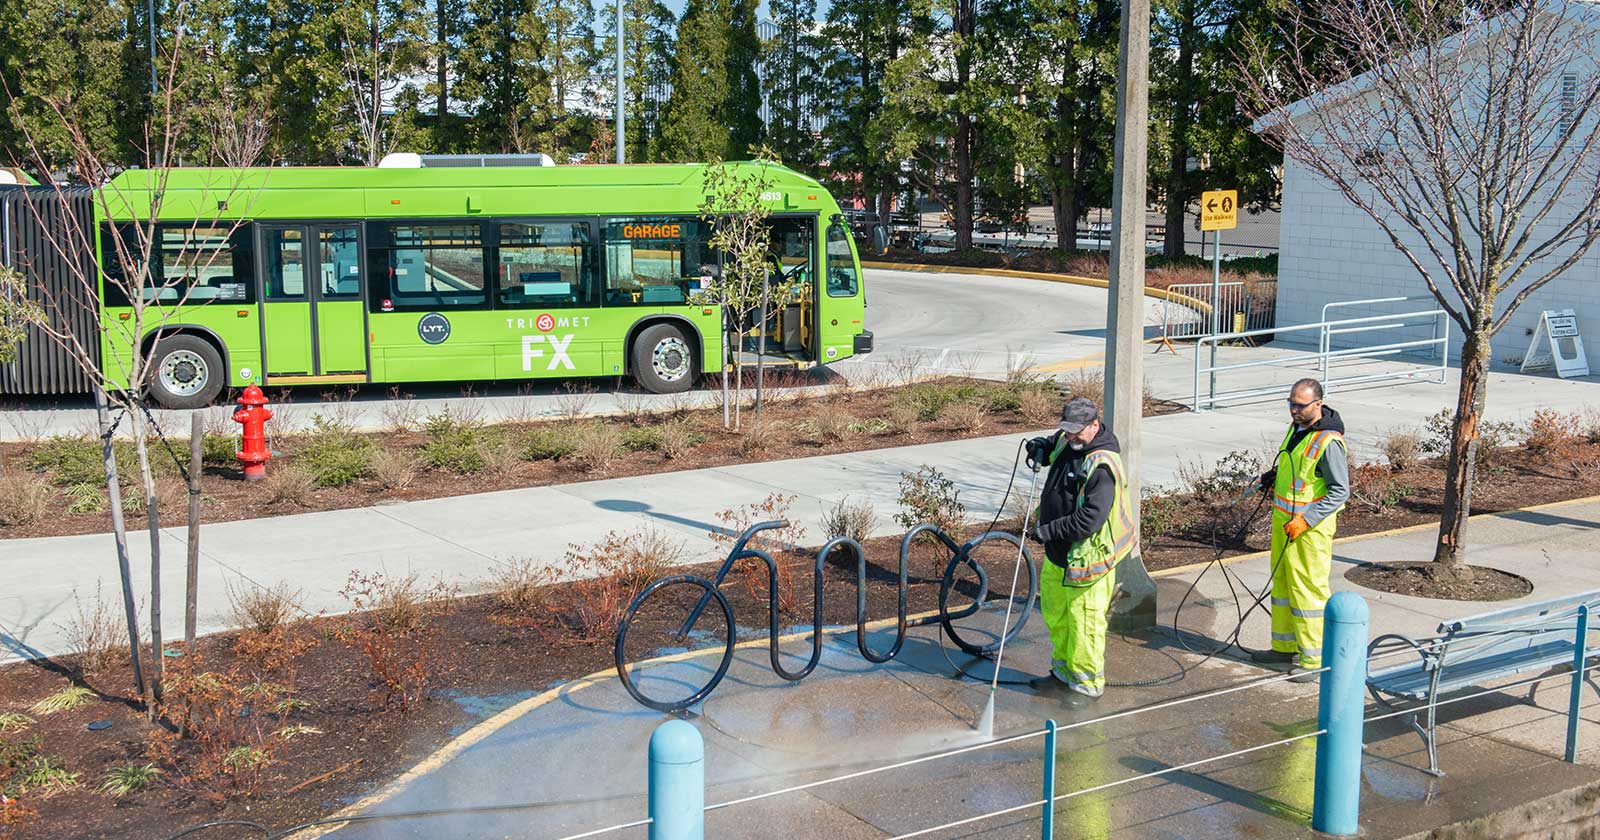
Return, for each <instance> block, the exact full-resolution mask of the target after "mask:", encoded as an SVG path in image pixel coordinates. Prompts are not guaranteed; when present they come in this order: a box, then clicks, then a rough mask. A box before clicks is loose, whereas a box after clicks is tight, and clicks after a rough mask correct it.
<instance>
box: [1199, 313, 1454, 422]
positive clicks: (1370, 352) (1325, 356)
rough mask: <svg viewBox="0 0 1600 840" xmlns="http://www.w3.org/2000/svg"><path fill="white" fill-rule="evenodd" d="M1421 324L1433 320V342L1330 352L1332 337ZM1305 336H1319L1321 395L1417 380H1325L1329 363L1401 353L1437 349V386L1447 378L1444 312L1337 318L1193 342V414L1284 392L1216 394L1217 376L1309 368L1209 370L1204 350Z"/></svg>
mask: <svg viewBox="0 0 1600 840" xmlns="http://www.w3.org/2000/svg"><path fill="white" fill-rule="evenodd" d="M1383 300H1384V302H1387V301H1388V300H1389V299H1383ZM1393 300H1405V298H1395V299H1393ZM1372 302H1374V301H1346V302H1343V303H1348V304H1351V305H1354V304H1356V303H1372ZM1337 303H1341V302H1337V301H1336V302H1334V303H1330V304H1328V305H1327V306H1325V307H1324V311H1327V309H1328V308H1329V307H1332V306H1334V305H1336V304H1337ZM1423 318H1429V319H1432V327H1433V336H1432V337H1431V338H1426V339H1417V340H1413V341H1399V342H1391V343H1389V344H1379V345H1373V346H1367V347H1351V348H1344V349H1340V350H1333V349H1331V347H1330V338H1331V336H1333V335H1345V334H1349V333H1357V332H1370V331H1377V330H1385V329H1399V328H1403V327H1407V326H1420V321H1421V319H1423ZM1441 324H1442V325H1443V328H1442V329H1441V326H1440V325H1441ZM1309 330H1316V331H1317V355H1316V356H1315V357H1314V363H1315V364H1316V366H1317V368H1318V369H1319V370H1320V371H1321V379H1322V386H1323V389H1324V390H1325V391H1326V390H1329V389H1331V388H1334V387H1337V386H1340V385H1353V384H1357V383H1363V382H1376V381H1380V380H1384V379H1417V378H1418V376H1419V375H1420V372H1419V371H1393V372H1388V373H1378V374H1364V375H1360V376H1348V377H1331V376H1330V375H1329V363H1330V362H1331V361H1332V360H1333V359H1339V358H1346V357H1351V356H1365V357H1373V356H1393V355H1398V354H1400V353H1403V352H1405V351H1407V350H1413V349H1417V348H1423V347H1432V346H1438V347H1439V348H1440V353H1439V357H1440V358H1439V366H1438V368H1437V369H1436V370H1437V376H1438V380H1437V381H1438V382H1439V383H1440V384H1443V383H1444V382H1445V381H1446V378H1447V377H1448V375H1449V366H1450V321H1449V318H1448V314H1447V313H1446V312H1445V310H1443V309H1429V310H1424V311H1417V312H1400V313H1395V314H1391V315H1369V316H1365V317H1361V318H1341V319H1337V320H1333V321H1329V320H1326V319H1325V320H1322V321H1319V322H1317V323H1314V324H1296V325H1294V326H1288V327H1265V328H1261V329H1255V330H1241V331H1239V332H1230V333H1219V334H1216V335H1209V336H1201V337H1199V338H1198V339H1197V340H1196V341H1195V345H1194V346H1195V357H1194V399H1193V402H1192V404H1191V408H1192V409H1193V410H1194V411H1197V412H1198V411H1203V410H1204V409H1203V408H1202V406H1213V405H1215V404H1216V403H1218V402H1221V401H1222V400H1227V399H1243V398H1247V397H1256V396H1262V395H1265V394H1271V393H1276V392H1278V391H1280V390H1282V386H1281V385H1274V386H1271V387H1266V388H1247V389H1240V390H1236V391H1229V392H1223V393H1220V394H1219V393H1218V392H1217V373H1218V372H1219V371H1228V370H1241V369H1243V368H1251V367H1289V366H1300V365H1305V364H1306V362H1307V359H1306V357H1304V356H1297V357H1291V358H1287V359H1284V358H1278V359H1257V360H1253V361H1248V362H1235V363H1233V364H1228V365H1218V364H1212V365H1210V366H1203V365H1202V364H1201V351H1202V349H1203V347H1204V345H1206V344H1210V345H1211V346H1212V347H1213V348H1215V347H1216V346H1217V345H1218V344H1220V343H1222V342H1224V341H1233V340H1237V339H1244V338H1253V337H1255V336H1262V335H1273V336H1277V335H1280V334H1283V333H1294V332H1306V331H1309ZM1202 374H1209V379H1210V387H1209V389H1207V391H1206V392H1205V394H1202V392H1201V375H1202ZM1426 375H1427V376H1428V377H1430V378H1431V377H1432V376H1434V375H1435V374H1434V372H1433V369H1430V371H1429V372H1428V373H1427V374H1426Z"/></svg>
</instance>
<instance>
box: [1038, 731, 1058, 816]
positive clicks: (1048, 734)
mask: <svg viewBox="0 0 1600 840" xmlns="http://www.w3.org/2000/svg"><path fill="white" fill-rule="evenodd" d="M1039 824H1040V829H1039V837H1040V838H1042V840H1050V838H1051V836H1052V835H1054V834H1055V830H1056V722H1055V721H1053V720H1047V721H1045V722H1044V813H1043V814H1041V815H1040V817H1039Z"/></svg>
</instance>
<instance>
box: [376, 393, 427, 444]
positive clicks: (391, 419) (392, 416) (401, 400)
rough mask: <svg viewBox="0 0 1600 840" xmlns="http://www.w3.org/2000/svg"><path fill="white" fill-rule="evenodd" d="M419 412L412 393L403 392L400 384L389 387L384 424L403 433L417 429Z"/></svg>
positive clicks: (392, 430) (384, 410) (395, 431)
mask: <svg viewBox="0 0 1600 840" xmlns="http://www.w3.org/2000/svg"><path fill="white" fill-rule="evenodd" d="M419 414H420V412H419V410H418V408H417V404H416V402H415V401H414V400H413V398H412V396H411V395H410V394H402V393H401V392H400V386H398V385H396V386H393V387H391V388H390V389H389V399H388V400H386V401H385V402H384V403H383V424H384V425H385V426H386V427H388V429H389V431H391V432H394V433H395V434H402V435H403V434H407V433H409V432H414V431H416V430H417V429H418V428H419V426H418V422H417V417H418V415H419Z"/></svg>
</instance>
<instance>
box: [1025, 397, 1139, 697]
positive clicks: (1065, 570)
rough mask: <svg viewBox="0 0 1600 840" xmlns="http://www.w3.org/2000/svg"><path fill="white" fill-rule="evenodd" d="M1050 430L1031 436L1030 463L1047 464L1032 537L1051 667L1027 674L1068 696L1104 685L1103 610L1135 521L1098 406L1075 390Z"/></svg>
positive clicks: (1040, 686) (1099, 690) (1117, 453)
mask: <svg viewBox="0 0 1600 840" xmlns="http://www.w3.org/2000/svg"><path fill="white" fill-rule="evenodd" d="M1056 430H1057V431H1056V433H1055V434H1054V435H1052V436H1050V437H1047V438H1044V437H1040V438H1034V439H1032V440H1030V441H1028V447H1027V449H1028V466H1029V467H1032V468H1033V469H1035V470H1037V469H1038V468H1039V467H1041V466H1048V467H1049V468H1050V471H1049V473H1048V474H1047V475H1046V476H1045V481H1044V491H1043V492H1042V493H1041V494H1040V496H1039V516H1038V523H1039V524H1038V526H1037V528H1036V530H1035V531H1034V537H1035V538H1036V539H1037V540H1039V542H1041V543H1043V544H1044V552H1045V558H1046V559H1047V560H1048V561H1049V562H1046V563H1043V564H1041V565H1042V566H1043V568H1042V569H1040V574H1039V607H1040V610H1041V611H1042V612H1043V613H1044V623H1045V626H1047V627H1048V628H1049V629H1050V645H1051V649H1052V653H1051V658H1050V673H1048V674H1046V675H1044V676H1042V677H1039V678H1037V679H1034V680H1032V681H1030V683H1029V684H1030V685H1031V686H1032V687H1033V688H1035V689H1036V690H1040V691H1056V690H1061V689H1066V690H1067V691H1069V692H1071V693H1070V694H1069V695H1068V697H1069V698H1080V697H1082V698H1095V697H1099V696H1101V695H1102V694H1104V693H1105V690H1106V613H1107V611H1108V610H1110V609H1111V594H1112V592H1113V590H1114V589H1115V588H1116V585H1117V584H1116V580H1117V574H1116V570H1117V564H1118V563H1120V562H1122V560H1123V558H1125V557H1127V556H1128V555H1130V554H1132V553H1133V548H1134V541H1135V540H1136V539H1138V535H1139V529H1138V528H1137V527H1135V526H1134V523H1133V520H1132V519H1131V518H1130V517H1131V506H1130V505H1129V503H1128V483H1127V479H1126V478H1125V477H1124V473H1123V469H1122V455H1121V447H1120V445H1119V444H1118V443H1117V438H1116V436H1115V435H1113V434H1112V433H1111V430H1110V429H1109V428H1106V426H1105V424H1103V423H1101V422H1100V410H1099V408H1097V407H1096V406H1095V404H1094V403H1093V402H1091V401H1090V400H1087V399H1084V398H1083V397H1076V398H1074V399H1072V400H1070V401H1068V402H1067V404H1066V406H1064V407H1063V408H1062V409H1061V422H1060V423H1059V424H1058V425H1057V426H1056Z"/></svg>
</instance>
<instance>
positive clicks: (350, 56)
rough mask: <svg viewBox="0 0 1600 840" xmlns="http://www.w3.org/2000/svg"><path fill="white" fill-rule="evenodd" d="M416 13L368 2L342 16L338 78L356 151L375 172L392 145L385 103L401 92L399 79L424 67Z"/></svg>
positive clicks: (381, 0) (387, 2)
mask: <svg viewBox="0 0 1600 840" xmlns="http://www.w3.org/2000/svg"><path fill="white" fill-rule="evenodd" d="M418 11H420V7H418V6H417V5H416V4H415V3H408V2H392V0H369V1H368V2H366V3H362V4H360V5H352V6H351V7H349V8H348V9H346V10H344V11H343V12H342V13H341V15H342V17H341V20H343V21H344V23H343V24H342V31H341V34H340V36H339V43H340V47H341V49H342V51H343V55H342V59H343V60H342V62H341V65H340V72H341V73H342V74H343V76H344V82H345V93H346V98H347V99H348V100H349V103H350V112H351V117H352V119H353V120H354V122H355V131H356V137H355V142H356V147H357V151H358V152H359V153H360V155H361V159H362V161H363V162H364V163H366V165H367V166H377V165H378V161H379V160H381V159H382V158H383V155H384V153H385V152H387V151H388V150H389V148H390V147H391V146H392V145H393V143H394V139H395V138H394V136H393V135H394V132H393V131H392V129H391V126H390V125H389V120H388V119H386V118H385V116H384V113H383V109H384V103H385V102H390V101H391V100H393V98H394V96H395V94H396V93H397V92H399V90H400V88H401V87H402V84H401V76H402V75H404V74H405V73H407V72H410V71H412V70H414V69H416V68H419V67H422V66H423V64H424V63H425V60H424V54H423V53H424V49H425V46H424V44H423V38H424V33H423V29H422V26H421V24H422V23H423V18H422V16H421V15H420V14H416V12H418ZM442 118H443V115H441V119H442Z"/></svg>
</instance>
